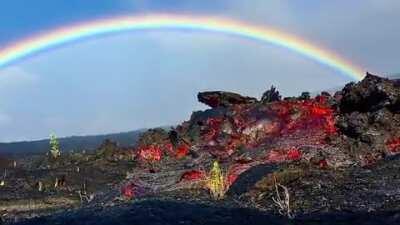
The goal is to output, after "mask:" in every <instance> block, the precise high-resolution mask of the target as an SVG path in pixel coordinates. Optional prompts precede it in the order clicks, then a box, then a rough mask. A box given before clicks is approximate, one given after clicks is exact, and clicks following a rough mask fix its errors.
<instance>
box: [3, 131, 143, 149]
mask: <svg viewBox="0 0 400 225" xmlns="http://www.w3.org/2000/svg"><path fill="white" fill-rule="evenodd" d="M143 131H144V129H142V130H136V131H129V132H122V133H114V134H105V135H90V136H72V137H65V138H60V139H59V141H60V147H61V150H62V151H70V150H93V149H96V148H97V147H98V146H99V145H100V144H101V143H102V142H103V141H104V140H105V139H111V140H113V141H116V142H118V144H119V145H120V146H131V145H134V144H135V143H136V141H137V140H138V138H139V136H140V134H141V133H142V132H143ZM48 150H49V139H44V140H38V141H22V142H12V143H0V153H3V154H4V153H12V154H18V153H41V152H47V151H48Z"/></svg>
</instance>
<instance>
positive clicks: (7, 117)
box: [0, 112, 12, 126]
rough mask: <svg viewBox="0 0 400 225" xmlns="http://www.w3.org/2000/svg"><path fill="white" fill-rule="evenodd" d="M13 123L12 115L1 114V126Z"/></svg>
mask: <svg viewBox="0 0 400 225" xmlns="http://www.w3.org/2000/svg"><path fill="white" fill-rule="evenodd" d="M11 122H12V118H11V116H10V115H8V114H5V113H3V112H0V126H4V125H7V124H9V123H11Z"/></svg>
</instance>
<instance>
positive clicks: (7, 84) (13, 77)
mask: <svg viewBox="0 0 400 225" xmlns="http://www.w3.org/2000/svg"><path fill="white" fill-rule="evenodd" d="M38 79H39V77H38V76H37V75H36V74H33V73H29V72H27V71H26V70H24V69H22V68H21V67H16V66H13V67H7V68H5V69H0V91H4V90H5V89H9V88H17V87H23V86H26V85H30V84H32V83H35V82H36V81H37V80H38Z"/></svg>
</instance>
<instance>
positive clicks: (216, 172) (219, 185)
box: [207, 161, 226, 200]
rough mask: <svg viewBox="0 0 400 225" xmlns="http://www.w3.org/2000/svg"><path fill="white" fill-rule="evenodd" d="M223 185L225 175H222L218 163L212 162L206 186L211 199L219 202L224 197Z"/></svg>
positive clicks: (224, 188)
mask: <svg viewBox="0 0 400 225" xmlns="http://www.w3.org/2000/svg"><path fill="white" fill-rule="evenodd" d="M225 183H226V179H225V175H224V174H223V172H222V170H221V167H220V165H219V163H218V161H214V163H213V165H212V168H211V170H210V173H209V175H208V180H207V186H208V189H209V190H210V194H211V197H212V198H213V199H215V200H220V199H223V198H224V197H225V192H226V185H225Z"/></svg>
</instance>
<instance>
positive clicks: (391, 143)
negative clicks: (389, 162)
mask: <svg viewBox="0 0 400 225" xmlns="http://www.w3.org/2000/svg"><path fill="white" fill-rule="evenodd" d="M386 147H387V148H388V149H389V151H390V153H393V154H397V153H400V138H393V139H390V140H388V141H386Z"/></svg>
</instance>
